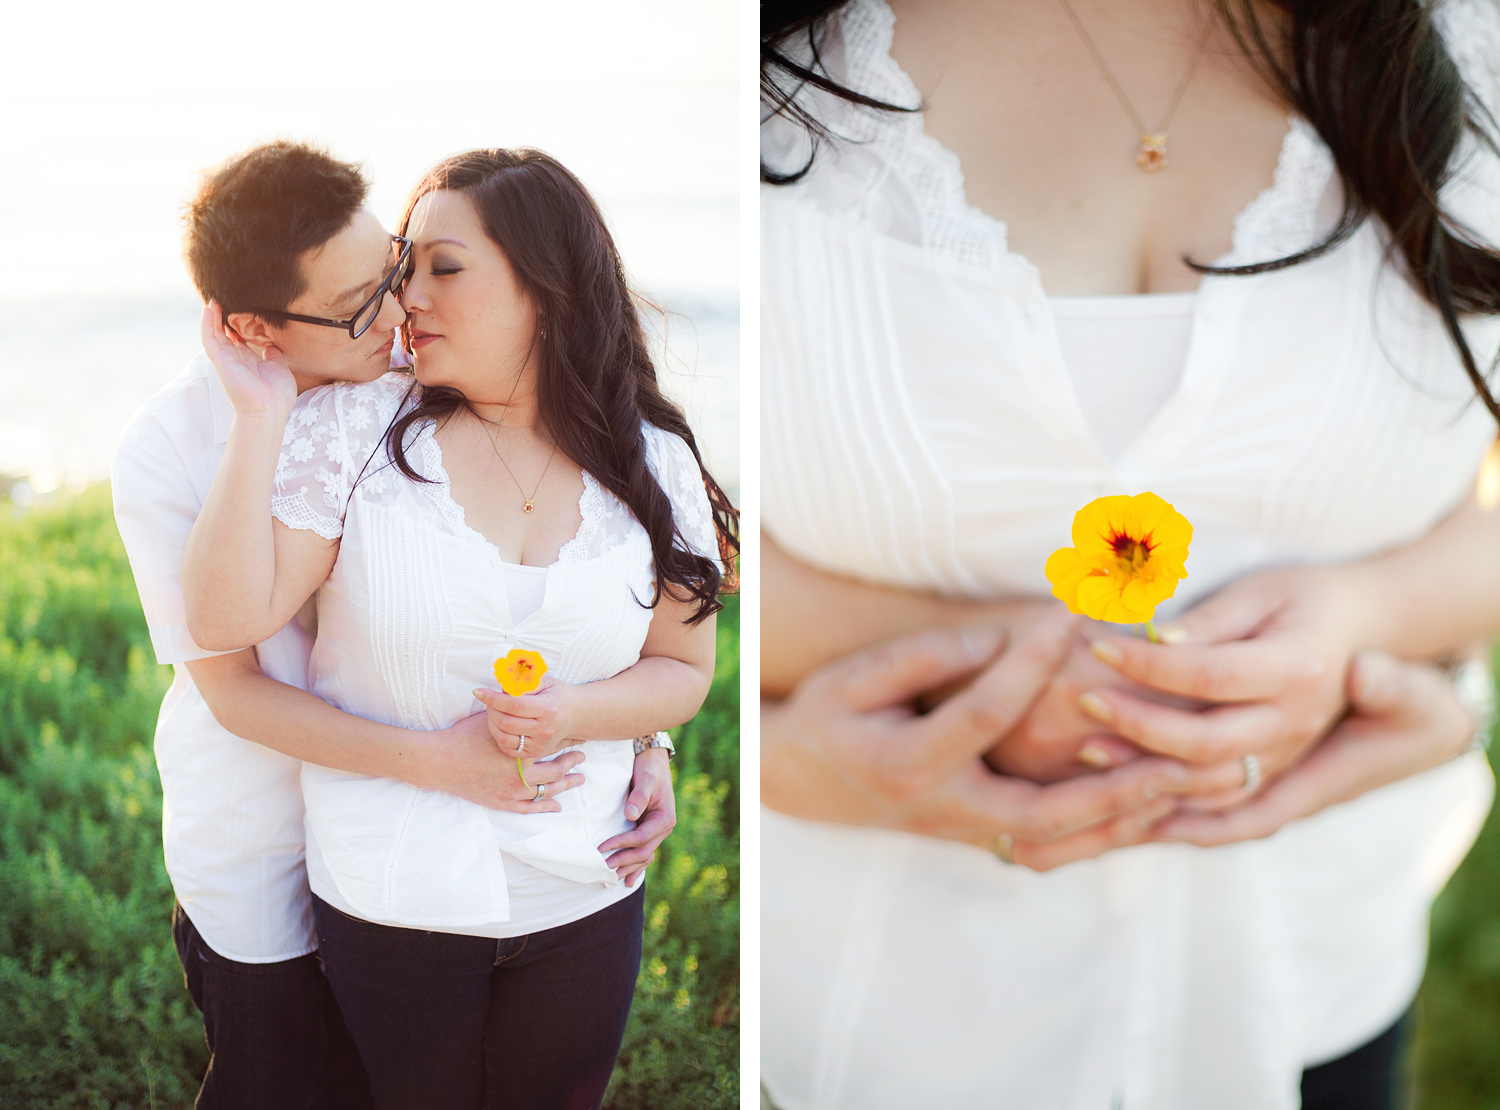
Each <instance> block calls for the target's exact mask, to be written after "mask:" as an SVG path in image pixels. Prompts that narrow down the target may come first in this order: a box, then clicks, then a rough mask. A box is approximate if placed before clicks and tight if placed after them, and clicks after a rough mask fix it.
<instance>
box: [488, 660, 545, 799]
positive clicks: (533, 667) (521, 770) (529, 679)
mask: <svg viewBox="0 0 1500 1110" xmlns="http://www.w3.org/2000/svg"><path fill="white" fill-rule="evenodd" d="M546 673H547V661H546V660H545V659H543V658H542V653H541V652H539V651H526V650H525V649H523V648H511V649H510V651H508V652H506V653H505V656H504V658H501V659H496V660H495V681H496V682H498V683H500V689H502V690H504V691H505V692H506V693H507V694H509V695H510V696H511V697H513V698H518V697H520V696H521V695H522V694H529V693H531V691H533V690H535V689H536V688H537V687H538V686H540V685H541V684H542V675H544V674H546ZM516 774H518V775H520V776H521V785H522V786H530V785H531V783H529V782H527V781H526V768H525V767H523V766H521V757H520V756H517V757H516Z"/></svg>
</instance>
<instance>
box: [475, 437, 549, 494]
mask: <svg viewBox="0 0 1500 1110" xmlns="http://www.w3.org/2000/svg"><path fill="white" fill-rule="evenodd" d="M484 434H485V435H487V436H489V439H490V446H491V447H493V448H494V449H495V458H497V459H499V460H500V465H501V466H503V467H505V473H507V474H509V475H510V480H511V481H512V482H514V483H515V484H516V492H517V493H519V494H520V495H521V500H522V501H523V502H524V504H523V505H522V506H521V511H522V512H523V513H529V512H531V506H532V502H534V501H535V500H536V495H537V490H540V489H541V488H542V482H543V481H545V480H546V478H547V471H549V470H551V469H552V460H553V459H554V458H555V457H556V455H557V444H555V443H554V444H553V445H552V450H551V452H550V453H548V455H547V465H546V466H544V467H542V476H541V477H540V478H538V479H537V480H536V488H535V489H533V490H532V491H531V496H530V497H527V496H526V489H525V487H524V486H522V485H521V480H520V479H519V478H517V477H516V472H515V471H514V470H512V469H511V468H510V463H508V462H506V461H505V456H504V455H502V454H501V453H500V445H499V444H498V443H497V442H496V441H495V437H494V436H493V435H492V434H491V433H490V429H489V425H488V424H486V425H485V429H484Z"/></svg>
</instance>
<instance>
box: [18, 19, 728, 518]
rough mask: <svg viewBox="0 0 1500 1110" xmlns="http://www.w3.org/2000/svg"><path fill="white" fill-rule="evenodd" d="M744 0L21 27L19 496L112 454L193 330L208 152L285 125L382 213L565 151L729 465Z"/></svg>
mask: <svg viewBox="0 0 1500 1110" xmlns="http://www.w3.org/2000/svg"><path fill="white" fill-rule="evenodd" d="M734 12H735V8H734V5H733V4H731V3H727V2H726V3H697V2H690V0H680V2H679V0H662V2H653V3H641V4H628V3H624V4H621V3H607V2H603V0H599V2H575V3H569V4H566V5H555V6H554V5H541V6H540V7H539V8H538V6H532V5H520V4H505V3H500V4H492V5H488V6H485V7H483V8H480V7H473V8H469V7H465V6H456V7H451V8H449V9H448V10H447V12H446V14H445V15H444V17H443V18H442V19H440V20H435V19H424V20H422V21H419V22H418V23H417V24H416V25H412V26H403V23H402V19H401V9H399V8H397V7H395V6H391V5H387V6H384V7H381V6H376V7H374V8H369V9H361V10H360V11H359V13H358V17H357V18H356V16H355V15H353V14H335V13H334V12H333V11H332V9H328V10H324V9H322V8H321V7H314V6H309V5H297V4H294V3H291V2H290V0H273V2H271V3H268V4H265V5H261V6H258V7H257V9H256V11H255V13H254V15H253V17H250V18H253V20H254V21H255V22H256V23H257V24H258V25H260V26H263V27H265V28H274V34H273V35H272V36H271V37H270V39H269V40H267V45H265V46H261V45H252V44H248V43H246V42H245V41H244V37H243V36H244V33H245V27H244V25H243V23H242V22H240V17H238V16H235V15H234V13H233V12H229V11H226V12H223V13H218V14H215V13H210V12H206V11H205V10H204V9H203V8H202V7H201V6H189V5H187V4H181V5H177V4H165V5H162V6H160V11H159V12H158V13H157V16H155V17H153V18H152V19H151V20H141V19H139V18H138V17H137V10H131V11H130V12H126V11H125V10H124V9H121V10H119V11H114V12H102V13H101V14H100V15H99V16H98V19H99V20H100V21H103V23H104V24H105V25H104V26H101V27H96V28H95V31H94V33H93V34H90V35H89V36H88V38H87V39H86V40H84V41H82V42H77V43H74V42H72V41H71V40H69V42H70V45H69V47H68V49H67V50H66V51H64V52H53V53H51V54H46V53H45V52H44V53H43V54H42V55H40V56H39V55H38V54H36V53H35V52H30V51H26V50H21V49H17V50H15V51H14V52H13V61H14V64H13V65H11V66H10V67H9V68H8V69H7V71H6V72H4V73H3V74H0V92H3V93H5V94H6V95H7V98H8V102H9V103H11V104H12V105H15V104H21V105H22V106H23V108H24V110H23V111H20V112H15V113H12V114H11V117H10V119H9V120H8V128H7V131H8V134H7V141H6V153H5V156H4V157H3V158H0V241H3V242H4V244H5V245H6V248H7V250H8V252H9V255H10V264H9V265H8V266H4V267H0V476H3V477H0V493H3V492H4V487H5V486H7V485H15V483H16V481H17V480H18V479H19V480H20V484H19V485H15V488H14V490H13V493H14V497H15V499H16V500H17V501H18V502H24V501H26V500H27V499H29V498H33V497H36V496H39V495H44V494H46V493H47V492H49V491H51V490H53V489H57V488H63V487H66V488H73V489H77V488H81V487H82V486H84V485H87V484H89V483H90V482H93V481H96V480H98V479H100V478H103V477H106V476H107V474H108V470H109V462H110V457H111V454H112V452H113V448H114V444H115V442H116V440H117V438H118V436H119V433H120V430H121V429H122V428H123V426H124V424H125V422H126V421H127V420H128V419H129V417H130V414H131V413H132V412H134V410H135V409H136V408H137V407H138V406H139V405H140V404H141V402H143V401H144V400H145V399H146V398H147V397H149V396H150V395H151V393H152V392H154V391H155V390H156V389H158V388H159V387H160V386H162V385H164V384H165V383H166V382H168V381H170V380H171V379H172V378H173V377H175V376H176V375H177V374H178V373H180V372H181V370H182V368H183V367H184V366H185V365H186V364H187V362H188V360H189V359H190V358H192V356H193V355H194V354H195V353H196V352H197V351H198V349H199V344H198V339H197V333H198V320H199V313H200V311H201V306H200V303H199V301H198V298H197V295H196V293H195V292H194V290H193V288H192V286H191V284H190V283H189V281H188V278H187V275H186V272H185V270H184V268H183V265H182V262H181V260H180V254H179V252H180V247H181V225H180V222H179V220H180V213H181V210H182V206H183V204H184V202H185V201H186V200H187V199H188V198H189V196H191V194H192V192H193V190H194V188H195V186H196V182H197V178H198V174H199V172H200V171H201V170H202V169H203V168H205V167H208V166H210V165H212V164H214V163H215V162H217V161H219V160H221V159H222V158H224V157H226V156H227V155H229V154H231V153H233V152H235V151H237V150H240V149H242V148H244V147H246V146H248V145H250V144H252V143H255V142H258V141H262V140H265V139H270V138H277V137H289V138H297V139H310V140H314V141H317V142H319V143H322V144H324V145H326V146H327V147H328V148H329V149H330V150H331V151H332V152H333V153H334V154H335V155H336V156H338V157H342V158H347V159H350V160H352V161H356V162H360V163H362V164H363V165H364V166H365V167H366V169H367V171H368V174H369V176H370V177H371V179H372V180H373V182H374V188H373V190H372V193H371V205H372V207H373V208H374V210H375V212H376V214H377V215H378V216H379V217H380V218H381V219H382V220H383V221H384V222H385V223H386V224H387V226H389V227H394V226H395V223H396V219H397V217H398V216H399V214H400V209H401V204H402V201H403V199H404V197H405V194H406V191H407V189H408V188H409V186H410V185H411V184H412V183H413V182H414V181H415V180H416V179H417V177H418V176H419V175H420V173H421V172H422V171H423V170H424V169H425V168H426V167H427V166H429V165H431V164H432V163H433V162H435V161H437V160H438V159H439V158H441V157H443V156H445V155H447V154H450V153H452V152H455V151H458V150H463V149H467V148H471V147H478V146H521V145H525V146H536V147H540V148H542V149H544V150H547V151H549V152H550V153H552V154H554V155H556V156H557V157H558V158H559V159H561V160H562V161H563V163H564V164H566V165H567V166H569V167H570V168H571V169H572V170H574V172H576V173H577V174H578V175H579V176H580V177H581V178H582V179H583V181H584V182H585V184H587V185H588V186H589V188H590V190H591V191H592V192H593V193H594V195H595V196H596V198H597V199H598V200H599V202H600V204H601V206H602V207H603V208H604V211H605V214H606V217H607V219H608V220H609V223H610V227H611V230H612V231H613V232H614V234H615V237H616V240H617V242H618V244H619V246H620V250H621V253H622V256H623V257H624V260H625V264H626V267H627V269H628V270H629V272H630V273H631V276H632V278H633V280H634V282H635V284H636V286H637V288H638V290H639V291H641V292H642V293H643V294H645V295H646V296H647V297H648V298H649V299H650V300H651V301H653V302H654V303H656V304H658V305H660V306H662V307H663V308H665V309H666V310H667V316H666V317H665V320H664V321H654V320H651V319H649V318H648V321H647V322H648V325H651V326H652V327H653V330H654V332H655V334H656V336H657V338H658V349H659V352H660V355H661V358H660V360H659V365H660V366H661V368H662V371H663V376H664V379H665V382H666V384H667V387H668V388H669V389H670V391H671V392H672V393H673V394H674V395H675V396H676V397H677V398H678V399H679V400H680V401H681V402H682V403H683V404H684V406H685V408H686V410H687V413H688V416H689V419H690V420H691V421H692V423H693V426H694V428H695V429H696V430H697V431H698V434H699V438H700V440H702V442H703V444H704V447H705V450H706V454H707V455H708V457H709V460H710V465H711V467H712V469H713V470H714V472H715V474H716V475H717V476H718V477H719V479H720V480H721V481H722V482H723V483H724V484H725V485H726V486H737V485H738V477H739V474H738V449H739V442H738V389H739V366H738V346H739V313H738V288H737V279H738V270H739V256H738V184H737V175H736V171H735V154H736V138H735V122H736V119H735V117H736V83H735V80H734V77H735V72H734V56H735V55H734V19H735V15H734ZM242 15H248V13H242ZM91 18H93V17H91ZM19 20H20V26H19V27H16V28H12V30H13V31H15V32H16V33H14V34H12V35H10V36H9V37H10V41H11V42H12V44H19V43H23V42H27V41H31V42H46V41H54V42H55V41H58V36H60V35H64V33H65V32H66V30H67V28H66V27H65V26H64V25H63V24H64V23H65V21H66V11H65V10H64V9H60V8H52V9H50V10H40V11H39V10H30V11H26V12H22V13H20V15H19ZM28 32H29V33H28ZM60 60H61V61H60ZM59 66H61V68H59Z"/></svg>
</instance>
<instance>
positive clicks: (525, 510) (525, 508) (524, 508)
mask: <svg viewBox="0 0 1500 1110" xmlns="http://www.w3.org/2000/svg"><path fill="white" fill-rule="evenodd" d="M521 511H522V512H523V513H529V512H531V502H530V501H528V502H526V504H525V505H523V506H522V507H521Z"/></svg>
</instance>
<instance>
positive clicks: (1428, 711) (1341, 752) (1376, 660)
mask: <svg viewBox="0 0 1500 1110" xmlns="http://www.w3.org/2000/svg"><path fill="white" fill-rule="evenodd" d="M1348 692H1349V702H1350V709H1351V712H1350V715H1349V716H1348V717H1346V718H1345V719H1344V720H1343V721H1342V722H1341V723H1340V724H1339V725H1338V727H1337V728H1335V729H1334V730H1333V732H1332V733H1330V734H1329V736H1328V737H1327V739H1325V740H1324V741H1323V742H1322V743H1321V744H1319V745H1318V747H1317V749H1316V750H1315V751H1313V753H1312V754H1311V755H1309V756H1308V757H1307V758H1306V759H1305V760H1303V761H1302V763H1300V764H1299V765H1298V766H1296V767H1294V768H1292V769H1291V770H1289V771H1287V772H1286V773H1285V774H1283V775H1282V776H1281V777H1280V778H1278V779H1277V780H1276V781H1275V782H1273V783H1271V784H1270V785H1269V786H1267V787H1266V788H1265V789H1264V790H1262V791H1261V792H1260V793H1259V794H1258V795H1257V796H1256V797H1254V798H1252V799H1251V800H1249V801H1248V802H1246V803H1245V804H1244V805H1240V806H1236V807H1234V808H1233V809H1229V810H1226V811H1224V812H1221V813H1189V812H1180V813H1178V814H1175V815H1173V816H1172V817H1169V818H1167V819H1166V820H1165V821H1163V822H1162V823H1161V824H1159V825H1158V826H1157V827H1156V829H1155V831H1154V833H1153V836H1154V838H1155V839H1159V840H1184V841H1188V842H1190V843H1193V844H1199V845H1203V846H1205V847H1208V846H1211V845H1215V844H1230V843H1233V842H1235V841H1240V840H1253V839H1256V838H1258V837H1262V836H1270V835H1271V834H1272V833H1274V832H1275V831H1276V830H1277V829H1279V828H1281V826H1283V825H1285V824H1286V823H1287V822H1288V821H1292V820H1295V819H1297V818H1299V817H1308V816H1311V815H1312V814H1314V813H1317V812H1319V811H1320V810H1322V809H1324V808H1326V807H1328V806H1331V805H1337V804H1338V803H1339V802H1347V801H1349V800H1351V799H1353V798H1357V797H1359V796H1360V795H1361V794H1364V793H1366V792H1367V791H1370V790H1374V789H1375V788H1376V787H1379V786H1384V785H1386V784H1387V783H1392V782H1397V781H1399V780H1401V779H1404V778H1406V777H1407V776H1408V775H1414V774H1417V773H1418V772H1419V771H1425V770H1428V769H1429V768H1432V767H1436V766H1438V765H1439V764H1441V763H1446V762H1447V761H1448V760H1450V759H1452V758H1454V757H1455V756H1457V755H1459V754H1460V753H1462V751H1463V750H1464V748H1465V746H1466V745H1467V744H1468V743H1469V740H1470V738H1471V737H1472V736H1473V735H1474V727H1475V721H1474V718H1473V716H1472V715H1471V714H1470V713H1469V711H1468V710H1467V709H1465V708H1464V707H1463V705H1462V703H1460V701H1459V698H1458V693H1457V691H1456V690H1455V689H1454V686H1453V683H1452V681H1451V680H1449V678H1448V677H1447V676H1446V675H1444V674H1441V673H1440V672H1439V671H1438V670H1437V669H1436V668H1434V667H1430V666H1427V665H1425V664H1420V663H1404V662H1401V661H1399V660H1396V659H1393V658H1392V657H1391V656H1389V655H1385V654H1384V653H1382V652H1375V651H1362V652H1360V653H1359V654H1358V655H1357V656H1355V658H1354V663H1353V665H1352V666H1351V667H1350V669H1349V682H1348Z"/></svg>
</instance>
